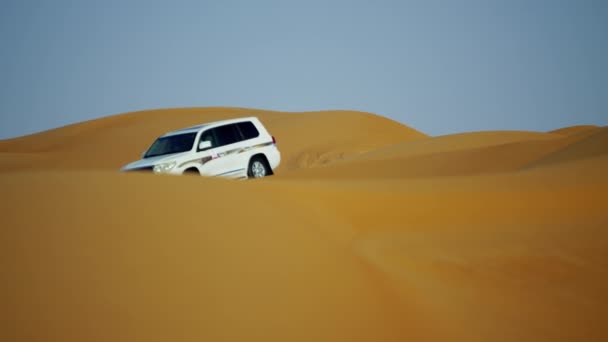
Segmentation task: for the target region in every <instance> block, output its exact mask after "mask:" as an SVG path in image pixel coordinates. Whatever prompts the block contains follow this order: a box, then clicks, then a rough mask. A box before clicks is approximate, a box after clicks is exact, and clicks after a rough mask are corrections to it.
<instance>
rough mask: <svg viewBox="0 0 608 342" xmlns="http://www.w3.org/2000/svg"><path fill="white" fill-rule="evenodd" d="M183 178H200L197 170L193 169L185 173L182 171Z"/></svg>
mask: <svg viewBox="0 0 608 342" xmlns="http://www.w3.org/2000/svg"><path fill="white" fill-rule="evenodd" d="M183 174H184V176H200V175H201V174H200V172H198V169H195V168H190V169H188V170H186V171H184V173H183Z"/></svg>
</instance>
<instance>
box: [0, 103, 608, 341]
mask: <svg viewBox="0 0 608 342" xmlns="http://www.w3.org/2000/svg"><path fill="white" fill-rule="evenodd" d="M251 114H253V115H257V116H258V117H260V118H261V119H262V121H263V122H264V123H265V124H266V125H267V126H268V127H269V129H270V131H271V132H272V133H273V134H274V135H275V136H276V137H277V140H278V142H279V147H280V149H281V151H282V153H283V159H284V164H283V165H282V166H281V168H280V169H279V170H278V172H277V174H276V175H275V176H273V177H270V178H267V179H264V180H260V181H246V182H239V181H228V180H222V179H205V178H191V177H169V176H165V177H163V176H154V175H151V174H122V173H119V172H117V169H118V168H119V167H120V166H122V165H123V164H124V163H126V162H128V161H131V160H133V159H136V158H137V157H138V156H139V154H140V153H141V151H142V150H143V149H145V148H146V146H147V145H148V144H149V143H150V142H151V141H152V140H153V139H154V138H155V137H156V136H158V135H159V134H162V133H163V132H165V131H168V130H171V129H175V128H179V127H183V126H188V125H193V124H197V123H200V122H205V121H210V120H216V119H220V118H228V117H236V116H245V115H251ZM607 132H608V131H606V127H585V128H581V127H574V128H571V129H570V128H565V129H563V130H557V131H553V132H549V133H537V132H507V131H503V132H475V133H463V134H455V135H450V136H442V137H429V136H427V135H425V134H423V133H420V132H418V131H416V130H415V129H412V128H409V127H406V126H403V125H401V124H398V123H396V122H393V121H390V120H387V119H384V118H382V117H379V116H376V115H372V114H368V113H359V112H347V111H333V112H314V113H280V112H269V111H257V110H247V109H234V108H190V109H177V110H156V111H146V112H137V113H129V114H124V115H117V116H112V117H108V118H104V119H100V120H93V121H89V122H84V123H80V124H77V125H72V126H66V127H63V128H58V129H55V130H51V131H47V132H41V133H38V134H34V135H30V136H25V137H20V138H17V139H12V140H5V141H0V188H1V189H2V190H3V192H2V193H3V195H4V196H3V202H2V206H1V208H2V213H1V214H2V216H1V217H2V221H1V222H2V229H0V242H1V243H2V245H0V250H2V252H1V253H2V258H1V259H0V260H2V268H3V270H4V271H3V273H2V279H1V280H2V289H3V290H2V292H1V293H2V295H1V296H2V297H1V301H2V303H4V304H3V305H2V307H3V309H2V310H0V312H1V313H0V315H1V316H2V317H1V318H2V322H3V323H2V324H3V327H2V329H1V330H0V340H3V341H26V340H27V341H30V340H34V341H83V340H89V341H90V340H99V341H166V340H185V341H195V340H196V341H200V340H219V341H237V340H238V341H251V340H264V341H286V340H298V341H304V340H306V341H310V340H322V341H336V340H349V341H404V340H417V341H436V340H453V341H488V340H504V341H513V340H524V341H538V340H550V341H572V340H590V341H605V340H606V339H608V329H607V328H606V324H605V323H606V317H607V315H608V309H607V308H608V300H607V299H606V298H607V297H606V295H605V293H606V289H608V177H607V176H606V175H608V145H607V144H606V142H607V140H606V137H607V134H606V133H607Z"/></svg>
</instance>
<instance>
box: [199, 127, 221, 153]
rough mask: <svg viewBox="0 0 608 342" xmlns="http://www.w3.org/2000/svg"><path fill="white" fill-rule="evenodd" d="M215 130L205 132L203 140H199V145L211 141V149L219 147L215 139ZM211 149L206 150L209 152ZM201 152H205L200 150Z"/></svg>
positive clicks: (202, 136) (202, 135)
mask: <svg viewBox="0 0 608 342" xmlns="http://www.w3.org/2000/svg"><path fill="white" fill-rule="evenodd" d="M213 130H214V129H209V130H206V131H204V132H203V134H201V138H200V139H199V143H200V142H201V141H210V142H211V147H209V148H214V147H217V146H218V144H217V140H216V139H215V134H214V132H213ZM209 148H206V149H205V150H208V149H209ZM199 151H203V150H199Z"/></svg>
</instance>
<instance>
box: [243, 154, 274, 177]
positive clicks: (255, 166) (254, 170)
mask: <svg viewBox="0 0 608 342" xmlns="http://www.w3.org/2000/svg"><path fill="white" fill-rule="evenodd" d="M268 175H270V167H268V163H267V162H266V160H265V159H264V158H263V157H259V156H256V157H253V158H251V160H250V161H249V168H248V169H247V176H248V177H249V178H263V177H266V176H268Z"/></svg>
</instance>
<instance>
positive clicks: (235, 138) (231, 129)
mask: <svg viewBox="0 0 608 342" xmlns="http://www.w3.org/2000/svg"><path fill="white" fill-rule="evenodd" d="M213 130H214V131H215V136H216V138H217V143H218V146H224V145H230V144H234V143H236V142H239V141H241V140H242V139H241V137H240V133H239V131H238V130H237V128H236V125H235V124H230V125H225V126H220V127H216V128H214V129H213Z"/></svg>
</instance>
